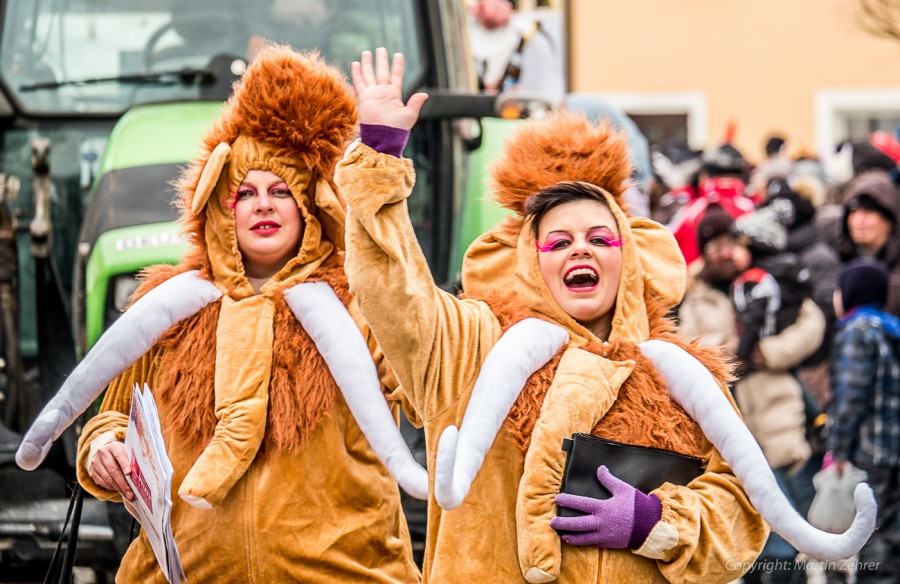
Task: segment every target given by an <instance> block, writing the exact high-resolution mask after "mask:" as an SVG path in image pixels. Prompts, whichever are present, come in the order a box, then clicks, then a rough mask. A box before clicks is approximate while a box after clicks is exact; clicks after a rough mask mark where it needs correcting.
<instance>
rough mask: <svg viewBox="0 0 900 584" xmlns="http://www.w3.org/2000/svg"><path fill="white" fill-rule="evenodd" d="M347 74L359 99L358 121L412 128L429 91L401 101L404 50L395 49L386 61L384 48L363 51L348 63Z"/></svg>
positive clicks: (386, 56)
mask: <svg viewBox="0 0 900 584" xmlns="http://www.w3.org/2000/svg"><path fill="white" fill-rule="evenodd" d="M350 76H351V78H352V79H353V87H354V88H355V89H356V94H357V96H358V99H359V121H360V123H363V124H378V125H381V126H391V127H394V128H402V129H404V130H411V129H412V127H413V126H414V125H415V124H416V120H417V119H418V118H419V111H420V110H421V109H422V104H423V103H425V100H426V99H428V94H425V93H416V94H414V95H412V96H410V98H409V100H408V101H407V103H406V104H405V105H404V103H403V54H402V53H394V58H393V63H391V64H390V65H389V64H388V53H387V49H385V48H383V47H381V48H378V49H375V66H374V68H373V66H372V51H363V53H362V55H361V57H360V60H359V61H354V62H353V63H351V64H350Z"/></svg>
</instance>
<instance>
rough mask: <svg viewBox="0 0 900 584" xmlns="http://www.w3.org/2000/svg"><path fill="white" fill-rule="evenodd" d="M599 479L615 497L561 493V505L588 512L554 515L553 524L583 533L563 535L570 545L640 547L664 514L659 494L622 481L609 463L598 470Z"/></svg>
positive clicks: (566, 529) (561, 528)
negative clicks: (572, 515) (615, 475)
mask: <svg viewBox="0 0 900 584" xmlns="http://www.w3.org/2000/svg"><path fill="white" fill-rule="evenodd" d="M597 480H598V481H600V484H601V485H603V486H604V487H606V488H607V489H608V490H609V492H610V493H612V497H610V498H609V499H594V498H592V497H580V496H578V495H570V494H568V493H560V494H558V495H557V496H556V504H557V505H559V506H560V507H568V508H570V509H575V510H576V511H581V512H582V513H587V515H581V516H579V517H554V518H553V519H551V520H550V527H552V528H553V529H559V530H563V531H577V532H580V533H576V534H566V535H563V536H561V538H562V540H563V541H564V542H566V543H567V544H570V545H585V546H593V547H598V548H610V549H624V548H631V549H638V548H639V547H641V546H642V545H643V544H644V540H646V539H647V536H648V535H649V534H650V530H651V529H653V526H654V525H656V523H657V522H658V521H659V519H660V517H662V503H661V502H660V500H659V498H658V497H657V496H656V495H645V494H644V493H642V492H641V491H639V490H637V489H635V488H634V487H632V486H631V485H629V484H628V483H626V482H624V481H620V480H619V479H617V478H616V477H614V476H613V475H611V474H610V473H609V469H608V468H606V466H605V465H604V466H601V467H600V468H598V469H597Z"/></svg>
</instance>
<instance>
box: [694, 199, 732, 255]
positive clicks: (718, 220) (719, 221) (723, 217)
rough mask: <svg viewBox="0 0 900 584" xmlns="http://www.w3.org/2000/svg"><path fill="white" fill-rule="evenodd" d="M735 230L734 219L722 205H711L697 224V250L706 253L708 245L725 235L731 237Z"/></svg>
mask: <svg viewBox="0 0 900 584" xmlns="http://www.w3.org/2000/svg"><path fill="white" fill-rule="evenodd" d="M733 228H734V217H732V216H731V215H729V214H728V213H727V212H726V211H725V209H723V208H722V206H721V205H716V204H713V205H710V206H708V207H707V208H706V211H705V212H704V213H703V218H702V219H700V222H699V223H697V248H698V249H699V250H700V253H701V254H702V253H704V250H705V249H706V245H707V244H708V243H709V242H711V241H713V240H714V239H717V238H719V237H721V236H723V235H730V234H731V233H732V229H733Z"/></svg>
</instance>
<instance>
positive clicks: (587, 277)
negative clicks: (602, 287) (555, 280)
mask: <svg viewBox="0 0 900 584" xmlns="http://www.w3.org/2000/svg"><path fill="white" fill-rule="evenodd" d="M563 283H564V284H565V285H566V287H567V288H571V289H573V290H588V289H591V288H594V287H595V286H597V284H599V283H600V274H598V273H597V270H595V269H594V268H592V267H590V266H575V267H573V268H571V269H570V270H569V271H568V272H566V275H565V277H564V278H563Z"/></svg>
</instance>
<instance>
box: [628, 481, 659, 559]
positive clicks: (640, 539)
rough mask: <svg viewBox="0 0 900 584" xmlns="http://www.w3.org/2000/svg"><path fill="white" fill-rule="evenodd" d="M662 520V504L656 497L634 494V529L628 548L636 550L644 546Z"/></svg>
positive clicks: (639, 493)
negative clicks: (655, 526) (654, 527)
mask: <svg viewBox="0 0 900 584" xmlns="http://www.w3.org/2000/svg"><path fill="white" fill-rule="evenodd" d="M660 518H662V502H661V501H660V500H659V497H657V496H656V495H653V494H651V495H645V494H644V493H642V492H640V491H637V492H636V493H635V494H634V527H633V528H632V529H631V537H630V538H629V539H628V547H629V548H630V549H633V550H636V549H638V548H640V547H641V546H642V545H644V541H645V540H646V539H647V536H648V535H650V531H651V530H652V529H653V526H654V525H656V524H657V523H658V522H659V520H660Z"/></svg>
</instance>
